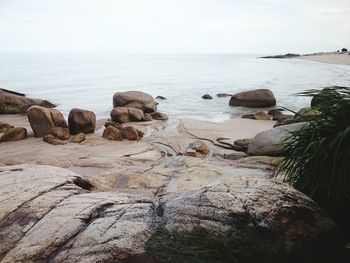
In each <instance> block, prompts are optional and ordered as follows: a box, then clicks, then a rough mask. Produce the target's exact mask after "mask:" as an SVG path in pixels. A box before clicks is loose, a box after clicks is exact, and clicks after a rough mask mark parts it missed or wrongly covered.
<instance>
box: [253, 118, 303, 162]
mask: <svg viewBox="0 0 350 263" xmlns="http://www.w3.org/2000/svg"><path fill="white" fill-rule="evenodd" d="M304 125H305V122H302V123H294V124H289V125H283V126H280V127H276V128H273V129H269V130H266V131H262V132H260V133H258V134H257V135H255V137H254V138H253V139H252V140H250V142H249V145H248V154H249V155H266V156H280V155H281V150H282V149H283V146H282V142H283V141H284V140H285V139H287V138H288V137H289V136H290V135H291V133H292V132H294V131H297V130H299V129H300V128H301V127H303V126H304Z"/></svg>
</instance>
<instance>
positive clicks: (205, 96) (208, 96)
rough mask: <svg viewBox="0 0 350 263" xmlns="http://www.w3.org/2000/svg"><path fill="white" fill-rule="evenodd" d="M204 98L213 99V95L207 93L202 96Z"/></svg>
mask: <svg viewBox="0 0 350 263" xmlns="http://www.w3.org/2000/svg"><path fill="white" fill-rule="evenodd" d="M202 99H205V100H211V99H213V97H212V96H210V95H209V94H205V95H203V96H202Z"/></svg>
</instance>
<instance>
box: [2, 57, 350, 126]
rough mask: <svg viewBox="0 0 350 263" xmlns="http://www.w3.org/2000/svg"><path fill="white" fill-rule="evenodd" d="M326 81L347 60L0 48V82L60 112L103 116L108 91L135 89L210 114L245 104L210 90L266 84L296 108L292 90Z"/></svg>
mask: <svg viewBox="0 0 350 263" xmlns="http://www.w3.org/2000/svg"><path fill="white" fill-rule="evenodd" d="M328 85H346V86H350V66H345V65H332V64H322V63H317V62H309V61H304V60H298V59H284V60H283V59H280V60H278V59H259V58H257V55H233V54H226V55H225V54H221V55H165V54H164V55H163V54H162V55H161V54H157V55H155V54H148V55H138V54H132V55H131V54H128V55H121V54H107V53H81V54H68V53H15V54H5V53H4V54H0V87H2V88H6V89H11V90H15V91H19V92H23V93H25V94H27V96H28V97H35V98H43V99H48V100H50V101H52V102H53V103H56V104H58V109H59V110H61V111H62V112H63V113H64V114H65V115H67V114H68V113H69V111H70V109H72V108H75V107H77V108H84V109H89V110H92V111H94V112H95V113H96V115H97V117H98V118H105V117H108V116H109V112H110V110H111V109H112V97H113V94H114V93H115V92H117V91H128V90H140V91H144V92H147V93H149V94H151V95H152V96H154V97H156V96H157V95H162V96H165V97H166V98H167V100H164V101H159V106H158V109H159V111H162V112H165V113H167V114H169V115H171V116H188V117H196V118H201V119H206V120H213V121H217V120H224V119H227V118H233V117H235V116H237V115H239V114H241V113H242V112H247V111H251V109H246V108H243V107H230V106H229V105H228V102H229V98H218V97H216V94H217V93H236V92H240V91H246V90H249V89H256V88H268V89H271V90H272V91H273V92H274V94H275V96H276V98H277V106H282V107H287V108H290V109H293V110H296V109H299V108H301V107H305V106H308V105H309V101H310V99H309V98H304V97H297V96H295V95H293V94H295V93H297V92H300V91H303V90H306V89H313V88H321V87H324V86H328ZM204 94H210V95H211V96H212V97H213V99H212V100H203V99H202V98H201V96H202V95H204Z"/></svg>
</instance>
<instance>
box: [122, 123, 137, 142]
mask: <svg viewBox="0 0 350 263" xmlns="http://www.w3.org/2000/svg"><path fill="white" fill-rule="evenodd" d="M122 136H123V138H124V139H127V140H130V141H136V140H138V139H139V133H138V132H137V130H136V129H135V128H134V127H132V126H126V127H124V128H123V130H122Z"/></svg>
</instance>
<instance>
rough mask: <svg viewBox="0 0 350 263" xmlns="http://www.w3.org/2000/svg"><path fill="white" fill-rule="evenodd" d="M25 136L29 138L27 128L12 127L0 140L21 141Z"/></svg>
mask: <svg viewBox="0 0 350 263" xmlns="http://www.w3.org/2000/svg"><path fill="white" fill-rule="evenodd" d="M25 138H27V130H26V128H20V127H17V128H10V129H8V130H7V131H6V132H5V133H4V134H3V135H2V136H1V139H0V142H9V141H19V140H23V139H25Z"/></svg>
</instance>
